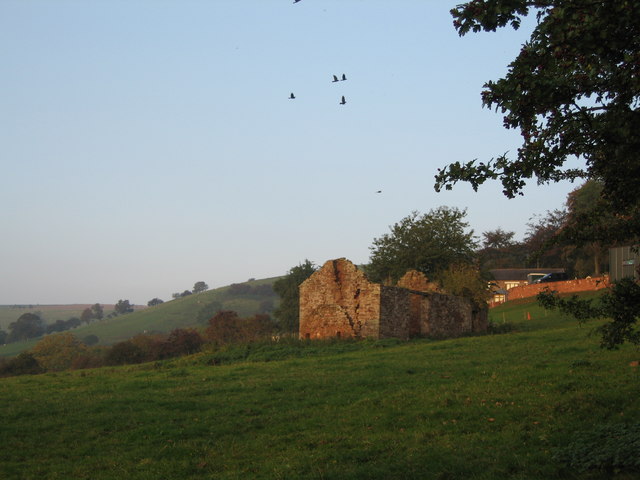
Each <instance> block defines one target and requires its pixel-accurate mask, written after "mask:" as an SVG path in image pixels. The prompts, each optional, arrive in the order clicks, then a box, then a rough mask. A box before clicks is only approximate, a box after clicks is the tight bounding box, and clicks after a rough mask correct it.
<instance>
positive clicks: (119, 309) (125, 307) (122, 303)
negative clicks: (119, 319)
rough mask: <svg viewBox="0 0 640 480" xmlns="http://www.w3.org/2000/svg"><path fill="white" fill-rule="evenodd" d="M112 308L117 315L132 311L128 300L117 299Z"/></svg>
mask: <svg viewBox="0 0 640 480" xmlns="http://www.w3.org/2000/svg"><path fill="white" fill-rule="evenodd" d="M114 310H115V312H116V313H117V314H118V315H124V314H126V313H131V312H133V305H131V304H130V303H129V300H118V303H116V306H115V308H114Z"/></svg>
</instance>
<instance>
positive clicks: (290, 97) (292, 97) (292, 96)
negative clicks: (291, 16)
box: [289, 0, 300, 100]
mask: <svg viewBox="0 0 640 480" xmlns="http://www.w3.org/2000/svg"><path fill="white" fill-rule="evenodd" d="M298 1H300V0H298ZM295 98H296V96H295V95H294V94H293V92H291V96H289V100H295Z"/></svg>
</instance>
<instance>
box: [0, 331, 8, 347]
mask: <svg viewBox="0 0 640 480" xmlns="http://www.w3.org/2000/svg"><path fill="white" fill-rule="evenodd" d="M8 336H9V334H8V333H7V332H5V331H4V330H2V329H0V345H4V344H5V343H7V337H8Z"/></svg>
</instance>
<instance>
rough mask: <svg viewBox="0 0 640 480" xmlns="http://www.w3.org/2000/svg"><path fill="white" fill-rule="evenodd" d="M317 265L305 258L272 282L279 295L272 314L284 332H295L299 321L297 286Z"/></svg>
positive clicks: (298, 293)
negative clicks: (278, 301)
mask: <svg viewBox="0 0 640 480" xmlns="http://www.w3.org/2000/svg"><path fill="white" fill-rule="evenodd" d="M316 270H317V267H316V266H315V265H314V264H313V262H310V261H309V260H307V259H305V261H304V262H302V263H301V264H299V265H297V266H295V267H292V268H291V269H290V270H289V271H288V272H287V274H286V275H285V276H284V277H282V278H279V279H278V280H276V281H275V283H274V284H273V290H274V291H275V292H276V293H277V294H278V295H279V296H280V304H279V305H278V307H277V308H276V309H275V310H274V312H273V315H274V317H275V318H276V320H277V321H278V325H279V326H280V328H281V329H282V331H284V332H297V331H298V328H299V322H300V292H299V290H298V287H300V284H301V283H302V282H304V281H305V280H306V279H307V278H309V277H310V276H311V275H312V274H313V273H314V272H315V271H316Z"/></svg>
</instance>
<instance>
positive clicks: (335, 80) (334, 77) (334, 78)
mask: <svg viewBox="0 0 640 480" xmlns="http://www.w3.org/2000/svg"><path fill="white" fill-rule="evenodd" d="M333 81H334V83H335V82H339V80H338V77H336V76H335V75H334V76H333Z"/></svg>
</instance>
